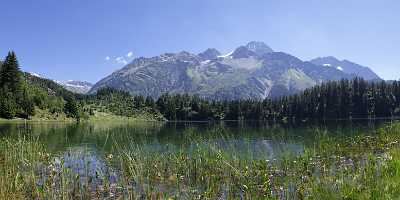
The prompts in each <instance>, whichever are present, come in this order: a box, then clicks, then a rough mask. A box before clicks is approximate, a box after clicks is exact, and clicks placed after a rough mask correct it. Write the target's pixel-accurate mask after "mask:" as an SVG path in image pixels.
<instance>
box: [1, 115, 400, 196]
mask: <svg viewBox="0 0 400 200" xmlns="http://www.w3.org/2000/svg"><path fill="white" fill-rule="evenodd" d="M210 135H220V136H221V137H222V138H225V139H222V140H218V141H219V142H221V141H222V142H223V141H224V140H226V141H227V140H229V138H230V137H231V136H230V135H229V134H227V133H226V131H225V130H224V129H223V128H217V129H213V130H211V133H210ZM183 137H184V140H187V144H188V145H189V147H190V148H181V147H178V148H173V147H168V146H166V147H165V149H162V150H157V149H153V148H145V146H144V145H140V143H138V141H137V139H135V140H136V141H135V142H134V141H132V142H128V143H126V144H120V143H118V142H115V143H114V145H113V150H112V151H111V152H110V153H107V154H97V153H96V152H92V151H91V150H90V149H89V148H84V147H79V148H78V147H72V148H71V149H69V150H68V151H66V152H65V153H62V154H54V153H51V152H49V151H48V150H47V147H46V145H44V144H42V143H41V142H40V141H39V140H38V139H35V138H34V137H23V136H20V137H18V138H15V137H14V138H12V137H8V138H3V139H2V140H0V166H1V167H0V168H1V170H0V199H10V198H16V199H103V198H110V197H112V198H119V197H122V198H132V199H138V198H146V199H168V198H171V199H260V198H263V199H393V198H397V197H399V196H400V189H399V188H400V146H399V145H400V144H399V141H400V124H399V123H394V124H389V125H387V126H385V127H383V128H380V129H379V130H378V131H377V133H376V134H374V135H356V136H347V137H341V138H338V137H334V136H330V135H329V134H328V133H327V132H326V131H325V130H319V131H318V130H317V133H316V134H315V136H313V137H315V138H314V140H313V142H312V144H311V145H308V146H307V147H305V148H304V149H303V151H302V152H301V153H293V152H289V151H288V152H287V153H283V154H282V155H281V156H278V157H273V158H269V157H262V156H254V155H252V152H253V150H251V149H248V150H247V149H243V151H240V152H238V151H230V150H229V148H230V147H229V145H228V146H224V147H222V146H221V145H219V143H218V142H216V141H215V140H208V141H214V142H205V140H206V138H203V137H199V136H198V134H197V133H196V130H195V129H193V130H189V131H187V132H185V134H184V135H183ZM132 140H133V139H132ZM249 148H250V146H249Z"/></svg>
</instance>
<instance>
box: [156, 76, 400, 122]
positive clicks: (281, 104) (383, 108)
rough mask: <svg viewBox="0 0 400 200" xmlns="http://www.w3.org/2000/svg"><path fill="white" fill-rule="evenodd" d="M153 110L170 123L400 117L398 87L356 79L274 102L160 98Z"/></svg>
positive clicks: (281, 98) (319, 86)
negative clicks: (156, 110)
mask: <svg viewBox="0 0 400 200" xmlns="http://www.w3.org/2000/svg"><path fill="white" fill-rule="evenodd" d="M156 104H157V109H159V110H160V112H161V113H162V114H163V115H164V116H165V117H166V118H167V119H170V120H284V121H286V120H307V119H321V120H322V119H354V118H386V117H396V116H400V83H399V82H397V81H394V82H390V83H387V82H384V81H382V82H378V83H376V82H368V81H365V80H363V79H360V78H355V79H353V80H341V81H331V82H327V83H323V84H321V85H318V86H315V87H312V88H310V89H307V90H305V91H304V92H301V93H299V94H296V95H291V96H285V97H280V98H276V99H265V100H263V101H257V100H237V101H207V100H204V99H200V98H198V97H191V96H188V95H174V96H170V95H163V96H161V97H160V98H159V99H158V101H157V102H156Z"/></svg>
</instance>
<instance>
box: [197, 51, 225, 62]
mask: <svg viewBox="0 0 400 200" xmlns="http://www.w3.org/2000/svg"><path fill="white" fill-rule="evenodd" d="M220 55H221V53H220V52H219V51H218V50H217V49H214V48H208V49H207V50H205V51H204V52H202V53H199V54H198V56H199V57H200V58H202V59H203V60H214V59H216V58H218V56H220Z"/></svg>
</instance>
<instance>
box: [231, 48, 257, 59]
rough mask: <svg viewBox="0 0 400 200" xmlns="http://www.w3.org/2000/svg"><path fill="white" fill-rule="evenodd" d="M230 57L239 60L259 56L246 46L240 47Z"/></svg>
mask: <svg viewBox="0 0 400 200" xmlns="http://www.w3.org/2000/svg"><path fill="white" fill-rule="evenodd" d="M230 56H231V57H232V58H233V59H238V58H249V57H252V56H257V54H256V53H255V52H254V51H251V50H250V49H248V48H247V47H245V46H240V47H238V48H237V49H236V50H235V51H234V52H233V53H232V54H231V55H230Z"/></svg>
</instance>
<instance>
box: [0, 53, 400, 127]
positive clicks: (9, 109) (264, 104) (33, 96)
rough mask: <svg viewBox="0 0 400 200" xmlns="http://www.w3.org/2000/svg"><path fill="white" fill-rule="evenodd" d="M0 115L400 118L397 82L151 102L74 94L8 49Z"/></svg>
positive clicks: (112, 94)
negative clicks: (27, 67) (259, 96)
mask: <svg viewBox="0 0 400 200" xmlns="http://www.w3.org/2000/svg"><path fill="white" fill-rule="evenodd" d="M0 66H1V67H0V117H1V118H8V119H11V118H14V117H21V118H30V117H31V116H33V115H35V111H36V110H37V109H41V110H47V111H49V112H50V113H52V114H57V115H58V114H59V113H63V114H65V115H66V116H67V117H72V118H76V119H77V120H79V119H81V118H88V117H89V116H91V115H95V114H96V112H103V113H113V114H115V115H121V116H128V117H137V116H143V115H147V116H149V119H163V118H165V119H167V120H178V121H179V120H180V121H199V120H201V121H204V120H274V121H296V120H309V119H321V120H323V119H354V118H386V117H396V116H400V82H397V81H393V82H385V81H381V82H369V81H365V80H363V79H360V78H356V79H353V80H341V81H331V82H326V83H323V84H321V85H318V86H315V87H312V88H310V89H307V90H305V91H303V92H301V93H299V94H296V95H291V96H284V97H280V98H277V99H265V100H233V101H228V100H226V101H216V100H206V99H204V98H200V97H198V96H189V95H179V94H177V95H169V94H164V95H162V96H161V97H160V98H158V99H157V100H153V99H152V98H151V97H142V96H132V95H130V94H129V93H127V92H123V91H119V90H115V89H110V88H103V89H100V90H99V91H98V92H97V94H94V95H78V94H74V93H72V92H69V91H67V90H66V89H65V88H63V87H61V86H60V85H58V84H57V83H55V82H54V81H51V80H47V79H43V78H39V77H34V76H32V75H30V74H28V73H25V74H24V73H22V72H21V71H20V69H19V65H18V61H17V58H16V56H15V53H14V52H10V53H9V54H8V56H7V57H6V59H5V60H4V62H1V63H0Z"/></svg>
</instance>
